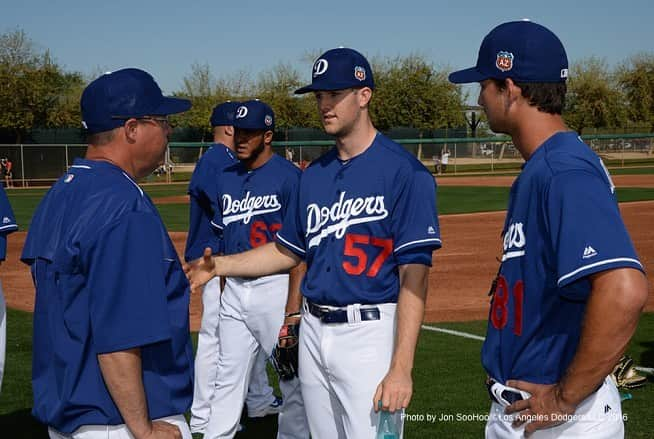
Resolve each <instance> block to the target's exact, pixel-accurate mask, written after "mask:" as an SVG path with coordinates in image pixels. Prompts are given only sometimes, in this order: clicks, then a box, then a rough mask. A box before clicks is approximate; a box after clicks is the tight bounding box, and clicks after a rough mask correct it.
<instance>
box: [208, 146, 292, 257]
mask: <svg viewBox="0 0 654 439" xmlns="http://www.w3.org/2000/svg"><path fill="white" fill-rule="evenodd" d="M301 174H302V171H300V169H298V167H297V166H295V165H294V164H292V163H291V162H289V161H288V160H285V159H283V158H282V157H280V156H278V155H277V154H273V155H272V157H271V158H270V160H268V161H267V162H266V163H265V164H263V166H260V167H258V168H256V169H253V170H248V169H247V168H246V167H245V166H243V164H242V163H240V162H239V163H236V164H234V165H232V166H230V167H228V168H226V169H225V170H224V172H223V175H222V176H221V178H220V182H219V184H218V200H219V203H220V206H221V208H220V209H218V210H217V211H216V215H215V217H214V219H213V221H212V224H213V226H214V227H215V228H216V229H217V230H219V231H220V232H221V233H222V236H223V241H224V251H225V254H226V255H230V254H234V253H240V252H243V251H246V250H250V249H252V248H255V247H259V246H261V245H263V244H266V243H268V242H272V241H274V239H275V234H276V233H277V231H278V230H279V229H280V228H281V225H282V220H283V218H284V215H285V214H286V212H287V211H288V208H289V206H290V205H294V204H295V203H296V202H297V191H298V186H299V182H300V175H301Z"/></svg>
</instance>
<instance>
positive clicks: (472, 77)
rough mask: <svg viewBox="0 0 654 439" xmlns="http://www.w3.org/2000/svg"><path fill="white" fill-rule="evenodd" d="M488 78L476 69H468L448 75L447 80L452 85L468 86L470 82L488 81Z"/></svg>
mask: <svg viewBox="0 0 654 439" xmlns="http://www.w3.org/2000/svg"><path fill="white" fill-rule="evenodd" d="M488 78H489V76H488V75H485V74H483V73H481V72H480V71H479V70H477V67H470V68H469V69H464V70H458V71H456V72H452V73H450V75H449V76H448V77H447V79H449V80H450V82H452V83H454V84H468V83H470V82H481V81H484V80H486V79H488Z"/></svg>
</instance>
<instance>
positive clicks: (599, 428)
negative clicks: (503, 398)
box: [486, 377, 624, 439]
mask: <svg viewBox="0 0 654 439" xmlns="http://www.w3.org/2000/svg"><path fill="white" fill-rule="evenodd" d="M512 422H513V416H512V415H505V414H504V406H502V405H500V404H498V403H496V402H493V403H492V405H491V409H490V417H489V419H488V422H487V423H486V438H487V439H518V438H523V437H524V425H523V426H522V427H520V428H513V427H512V426H511V423H512ZM530 438H533V439H554V438H556V439H581V438H589V439H591V438H592V439H620V438H624V423H623V420H622V406H621V404H620V394H619V393H618V389H617V388H616V387H615V384H613V381H611V379H610V378H608V377H607V378H606V379H605V380H604V384H602V386H601V387H600V388H599V389H598V390H597V392H595V393H593V394H592V395H590V396H589V397H588V398H586V399H585V400H584V401H582V403H581V404H580V405H579V407H577V411H576V412H575V414H574V416H573V418H572V420H570V421H568V422H566V423H564V424H561V425H557V426H556V427H552V428H548V429H544V430H538V431H536V433H534V434H533V435H531V436H530Z"/></svg>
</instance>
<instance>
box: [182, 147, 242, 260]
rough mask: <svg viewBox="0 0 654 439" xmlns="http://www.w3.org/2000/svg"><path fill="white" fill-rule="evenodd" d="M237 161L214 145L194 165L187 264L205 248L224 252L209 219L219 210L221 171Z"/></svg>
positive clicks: (232, 155) (189, 189)
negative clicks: (218, 191)
mask: <svg viewBox="0 0 654 439" xmlns="http://www.w3.org/2000/svg"><path fill="white" fill-rule="evenodd" d="M236 161H237V160H236V157H234V153H233V152H232V150H231V149H229V148H228V147H227V146H225V145H223V144H222V143H214V144H213V145H212V146H211V148H209V149H208V150H207V151H206V152H205V153H204V154H203V155H202V157H200V160H198V163H197V164H196V165H195V170H194V171H193V176H192V177H191V182H190V183H189V186H188V193H189V195H190V200H189V204H190V206H189V212H190V216H189V230H188V236H187V238H186V250H185V252H184V259H186V261H192V260H194V259H197V258H199V257H201V256H202V254H203V253H204V249H205V248H207V247H211V249H212V250H213V253H214V254H216V253H220V252H222V251H223V249H222V245H221V241H220V236H219V235H217V234H216V231H215V230H214V228H213V227H211V220H212V219H213V217H214V215H215V213H216V210H218V209H219V206H218V205H216V204H215V203H216V200H217V199H218V193H217V190H218V189H217V185H218V179H219V176H220V174H221V173H222V171H223V169H225V168H226V167H228V166H230V165H232V164H234V163H235V162H236Z"/></svg>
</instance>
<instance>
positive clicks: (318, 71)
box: [313, 58, 329, 78]
mask: <svg viewBox="0 0 654 439" xmlns="http://www.w3.org/2000/svg"><path fill="white" fill-rule="evenodd" d="M327 67H329V63H328V62H327V60H326V59H323V58H320V59H319V60H318V61H316V63H315V64H314V65H313V77H314V78H315V77H316V76H320V75H322V74H323V73H325V72H326V71H327Z"/></svg>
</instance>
